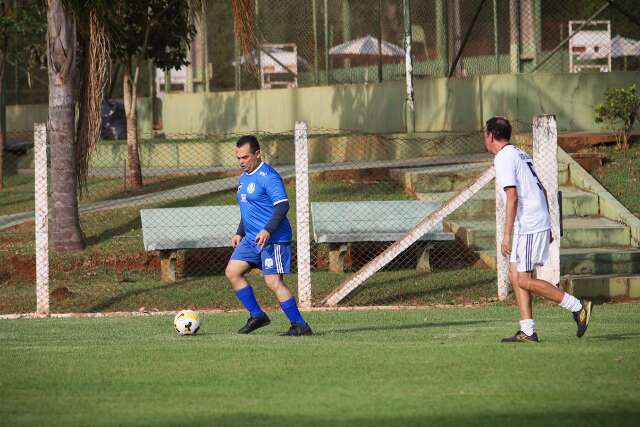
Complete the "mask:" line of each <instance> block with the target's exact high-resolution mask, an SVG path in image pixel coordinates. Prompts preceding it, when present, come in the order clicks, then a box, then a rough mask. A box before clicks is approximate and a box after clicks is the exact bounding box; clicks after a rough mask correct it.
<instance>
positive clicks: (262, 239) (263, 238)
mask: <svg viewBox="0 0 640 427" xmlns="http://www.w3.org/2000/svg"><path fill="white" fill-rule="evenodd" d="M269 237H271V234H270V233H269V232H268V231H267V230H265V229H262V230H260V232H259V233H258V235H257V236H256V244H257V245H258V247H259V248H261V249H262V248H264V245H266V244H267V242H268V241H269Z"/></svg>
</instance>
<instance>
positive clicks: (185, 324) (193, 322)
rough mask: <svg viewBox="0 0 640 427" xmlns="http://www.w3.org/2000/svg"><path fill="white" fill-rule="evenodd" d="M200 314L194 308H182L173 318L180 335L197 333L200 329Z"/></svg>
mask: <svg viewBox="0 0 640 427" xmlns="http://www.w3.org/2000/svg"><path fill="white" fill-rule="evenodd" d="M201 324H202V323H201V321H200V316H198V313H196V312H195V311H193V310H180V311H179V312H178V314H176V317H175V318H174V319H173V326H174V327H175V329H176V332H177V333H178V335H195V334H197V333H198V331H199V330H200V325H201Z"/></svg>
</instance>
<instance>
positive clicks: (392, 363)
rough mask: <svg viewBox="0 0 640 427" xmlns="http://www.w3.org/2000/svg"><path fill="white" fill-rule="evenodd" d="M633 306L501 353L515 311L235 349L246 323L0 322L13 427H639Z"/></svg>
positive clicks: (547, 313)
mask: <svg viewBox="0 0 640 427" xmlns="http://www.w3.org/2000/svg"><path fill="white" fill-rule="evenodd" d="M639 309H640V306H639V305H638V304H620V305H604V306H597V307H596V308H595V314H594V320H593V323H592V326H591V327H590V329H589V331H588V332H587V335H586V336H585V337H584V338H582V339H580V340H579V339H577V338H576V337H575V335H574V334H575V325H574V323H573V321H572V320H570V316H569V315H568V314H567V313H566V312H565V311H564V310H562V309H560V308H558V307H551V306H540V307H536V317H537V319H538V331H539V333H540V336H541V339H542V342H541V343H540V344H537V345H534V344H515V345H504V344H500V343H498V341H499V339H500V338H501V337H504V336H506V335H509V334H512V333H513V332H514V331H515V329H516V328H517V310H516V308H515V307H504V306H484V307H480V308H474V309H444V310H443V309H428V310H415V311H396V312H389V311H370V312H324V313H307V314H306V316H307V319H308V321H309V322H310V324H311V325H312V327H313V328H314V330H315V332H316V334H317V335H316V336H314V337H307V338H301V339H292V338H284V337H278V336H277V335H276V334H277V333H278V332H281V331H283V330H285V329H286V327H287V324H286V322H285V320H284V318H283V315H282V314H281V313H273V314H272V319H273V321H274V322H273V324H272V325H271V326H270V327H267V328H264V329H262V330H259V331H257V332H256V333H255V334H254V335H250V336H239V335H236V334H235V333H234V331H235V330H237V328H238V327H239V326H240V325H241V324H243V322H244V320H245V315H244V314H217V315H205V316H203V328H202V331H201V335H198V336H195V337H177V336H175V335H174V333H173V332H172V319H171V318H170V317H169V316H158V317H139V318H103V319H47V320H21V321H0V341H1V342H2V346H0V381H1V384H2V386H3V387H0V419H1V420H2V421H1V422H0V423H1V424H2V425H11V426H33V425H40V426H60V425H64V426H84V425H92V426H116V425H126V426H147V425H149V426H150V425H153V426H204V425H207V426H229V427H234V426H238V427H240V426H242V427H244V426H252V425H255V426H278V427H281V426H285V427H286V426H345V427H346V426H359V427H360V426H363V427H368V426H381V427H394V426H402V427H405V426H426V425H435V426H460V425H471V426H487V425H489V426H492V425H495V426H505V425H516V426H522V427H526V426H545V427H551V426H580V427H585V426H635V425H637V421H638V419H639V417H640V389H639V388H638V382H639V381H640V356H638V355H639V354H640V333H639V332H638V328H637V314H638V312H639Z"/></svg>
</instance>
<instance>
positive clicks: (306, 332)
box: [280, 323, 313, 337]
mask: <svg viewBox="0 0 640 427" xmlns="http://www.w3.org/2000/svg"><path fill="white" fill-rule="evenodd" d="M310 335H313V331H311V328H310V327H309V325H308V324H306V323H305V324H304V325H298V324H295V323H292V324H291V327H290V328H289V330H288V331H287V332H285V333H283V334H280V336H282V337H302V336H310Z"/></svg>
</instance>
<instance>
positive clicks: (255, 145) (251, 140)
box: [236, 135, 260, 154]
mask: <svg viewBox="0 0 640 427" xmlns="http://www.w3.org/2000/svg"><path fill="white" fill-rule="evenodd" d="M245 144H249V145H250V146H251V154H255V153H256V151H258V150H259V149H260V143H259V142H258V138H256V137H255V135H244V136H241V137H240V138H239V139H238V142H236V147H238V148H240V147H242V146H243V145H245Z"/></svg>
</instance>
